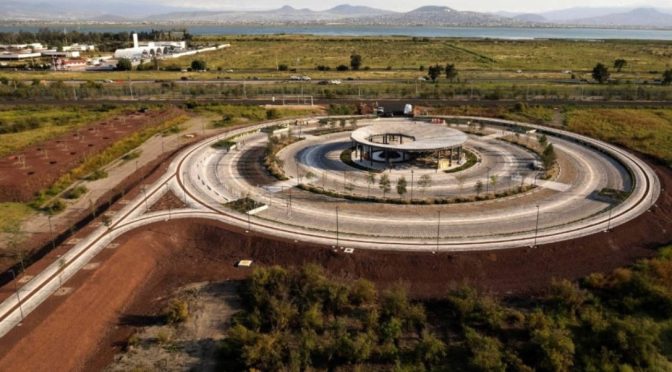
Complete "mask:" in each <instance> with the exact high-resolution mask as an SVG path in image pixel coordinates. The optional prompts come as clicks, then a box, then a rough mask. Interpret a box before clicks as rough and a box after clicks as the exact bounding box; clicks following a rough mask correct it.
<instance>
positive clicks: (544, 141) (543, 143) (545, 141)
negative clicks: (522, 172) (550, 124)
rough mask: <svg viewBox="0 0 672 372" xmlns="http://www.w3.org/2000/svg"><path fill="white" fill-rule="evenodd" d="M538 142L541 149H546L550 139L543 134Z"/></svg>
mask: <svg viewBox="0 0 672 372" xmlns="http://www.w3.org/2000/svg"><path fill="white" fill-rule="evenodd" d="M537 140H538V141H539V144H540V145H541V147H544V148H545V147H546V145H547V144H548V138H547V137H546V135H545V134H542V135H541V136H539V137H537Z"/></svg>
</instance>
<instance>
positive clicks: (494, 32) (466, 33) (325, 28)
mask: <svg viewBox="0 0 672 372" xmlns="http://www.w3.org/2000/svg"><path fill="white" fill-rule="evenodd" d="M39 27H50V28H53V29H58V30H61V29H66V30H79V31H82V32H89V31H94V32H120V31H149V30H151V29H169V28H171V27H174V26H166V25H62V24H61V25H44V26H33V25H30V26H28V25H22V26H16V25H2V24H0V32H8V31H18V30H23V31H31V32H34V31H36V30H37V29H38V28H39ZM187 29H188V30H189V32H191V33H192V34H194V35H263V34H299V35H322V36H392V35H402V36H418V37H456V38H489V39H509V40H516V39H520V40H524V39H575V40H607V39H630V40H672V30H623V29H607V28H518V27H429V26H427V27H426V26H417V27H410V26H409V27H389V26H352V25H347V26H346V25H315V26H247V25H246V26H198V25H194V26H188V27H187Z"/></svg>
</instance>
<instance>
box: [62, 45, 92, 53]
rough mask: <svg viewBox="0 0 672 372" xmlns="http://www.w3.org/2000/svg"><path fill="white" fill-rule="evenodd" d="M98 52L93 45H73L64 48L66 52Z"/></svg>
mask: <svg viewBox="0 0 672 372" xmlns="http://www.w3.org/2000/svg"><path fill="white" fill-rule="evenodd" d="M95 50H96V46H95V45H93V44H72V45H69V46H64V47H63V51H64V52H93V51H95Z"/></svg>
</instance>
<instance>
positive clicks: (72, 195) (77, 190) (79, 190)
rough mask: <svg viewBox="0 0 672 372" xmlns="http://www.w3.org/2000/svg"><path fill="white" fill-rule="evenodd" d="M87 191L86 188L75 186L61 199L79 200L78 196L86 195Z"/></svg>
mask: <svg viewBox="0 0 672 372" xmlns="http://www.w3.org/2000/svg"><path fill="white" fill-rule="evenodd" d="M87 191H89V190H88V189H87V188H86V186H77V187H74V188H72V189H70V190H68V191H67V192H66V193H65V194H64V195H63V197H64V198H66V199H79V197H80V196H82V195H84V194H86V192H87Z"/></svg>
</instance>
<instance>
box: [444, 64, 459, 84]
mask: <svg viewBox="0 0 672 372" xmlns="http://www.w3.org/2000/svg"><path fill="white" fill-rule="evenodd" d="M457 75H458V72H457V69H456V68H455V65H454V64H452V63H448V64H446V79H448V80H449V81H451V82H452V81H454V80H455V79H457Z"/></svg>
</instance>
